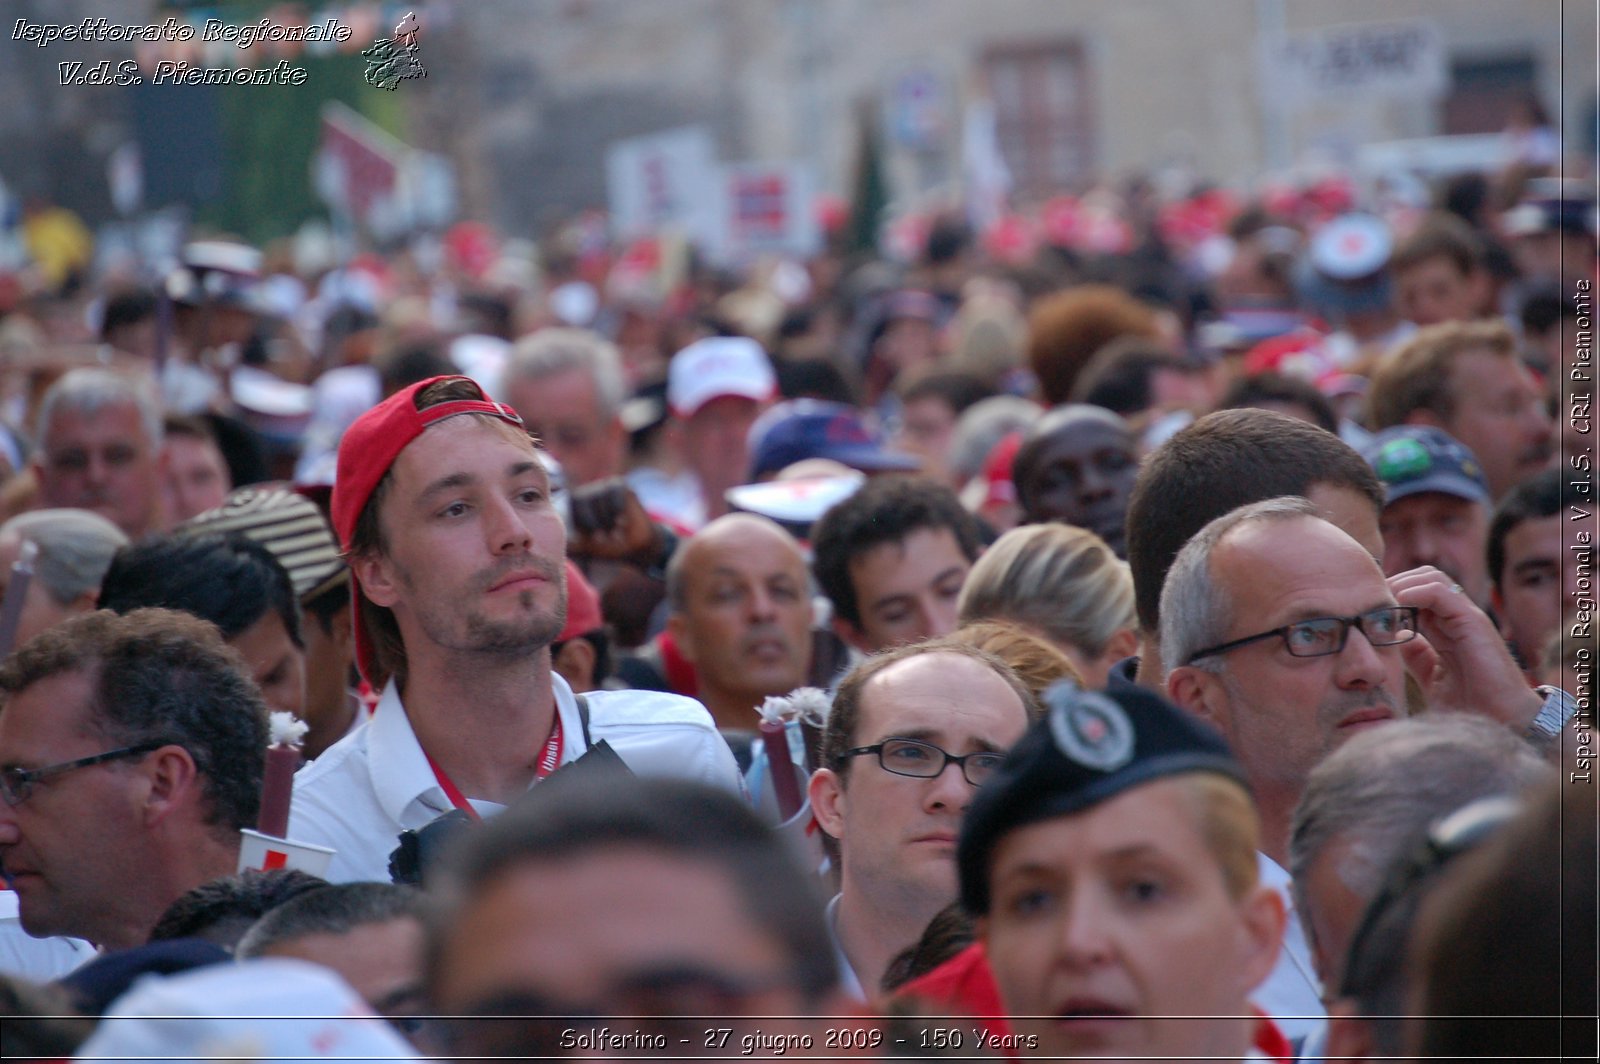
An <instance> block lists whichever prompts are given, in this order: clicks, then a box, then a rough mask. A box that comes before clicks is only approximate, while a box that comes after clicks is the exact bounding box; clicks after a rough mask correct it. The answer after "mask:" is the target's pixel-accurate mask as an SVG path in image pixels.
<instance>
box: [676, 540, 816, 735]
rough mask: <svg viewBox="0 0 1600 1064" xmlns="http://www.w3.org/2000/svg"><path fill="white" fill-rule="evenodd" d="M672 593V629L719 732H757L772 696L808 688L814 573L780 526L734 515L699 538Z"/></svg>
mask: <svg viewBox="0 0 1600 1064" xmlns="http://www.w3.org/2000/svg"><path fill="white" fill-rule="evenodd" d="M667 596H668V602H669V603H670V604H671V607H672V613H671V616H670V617H669V618H668V621H667V626H668V631H669V632H670V633H671V634H672V637H673V639H674V641H675V642H676V643H677V645H678V649H679V650H680V651H682V652H683V655H684V656H685V657H686V658H688V659H689V660H690V661H691V662H693V663H694V666H695V670H696V673H697V676H698V679H699V684H700V689H699V693H700V698H701V701H703V702H705V704H706V707H707V708H708V709H710V710H711V714H712V716H713V717H715V718H716V720H717V723H718V725H719V726H721V727H735V728H751V727H754V725H755V722H756V716H755V712H754V710H755V709H756V707H757V706H759V705H760V704H761V702H762V701H763V700H764V699H765V698H766V697H767V696H768V695H779V694H788V693H789V692H790V691H792V690H794V688H796V687H799V686H801V685H802V684H803V683H804V682H805V679H806V676H807V674H808V672H809V669H810V665H811V631H810V630H811V588H810V573H809V572H808V571H807V569H806V559H805V555H804V553H802V551H801V550H800V544H799V543H797V542H796V541H795V539H794V537H793V536H791V535H789V533H787V532H785V531H784V530H783V529H782V528H780V527H779V526H778V525H777V524H775V523H774V522H772V521H770V520H768V519H767V518H765V517H757V516H755V515H753V514H729V515H728V516H726V517H721V518H718V519H717V520H715V521H713V522H711V523H710V524H709V525H707V526H706V527H705V528H703V529H701V530H700V531H699V532H697V533H695V535H694V536H692V537H691V538H690V539H689V541H688V542H687V543H685V544H684V545H683V546H682V547H681V548H680V549H679V550H678V552H677V554H676V555H674V556H673V559H672V562H671V564H670V565H669V566H668V568H667Z"/></svg>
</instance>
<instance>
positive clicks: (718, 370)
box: [667, 336, 778, 417]
mask: <svg viewBox="0 0 1600 1064" xmlns="http://www.w3.org/2000/svg"><path fill="white" fill-rule="evenodd" d="M777 391H778V377H777V374H775V373H773V371H772V362H771V360H770V359H768V358H767V353H766V352H765V351H764V350H762V348H761V345H760V344H758V343H756V342H755V341H754V340H752V339H750V338H749V337H748V336H711V337H707V338H706V339H704V340H696V341H695V342H694V343H692V344H690V345H689V346H688V347H686V348H684V349H683V350H682V351H679V352H678V353H677V354H676V355H674V356H673V357H672V363H671V365H669V366H668V367H667V405H668V406H670V407H671V408H672V412H673V413H674V414H677V415H678V416H679V417H689V416H690V415H692V414H693V413H694V412H695V411H696V410H699V409H700V408H701V407H702V406H705V405H706V404H707V403H709V402H710V401H711V400H713V399H718V398H721V397H722V396H724V395H735V396H741V397H743V398H745V399H754V400H756V401H757V402H766V401H767V400H768V399H771V398H772V397H773V396H774V395H775V394H777Z"/></svg>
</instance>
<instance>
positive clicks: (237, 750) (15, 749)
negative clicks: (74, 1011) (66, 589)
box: [0, 610, 267, 949]
mask: <svg viewBox="0 0 1600 1064" xmlns="http://www.w3.org/2000/svg"><path fill="white" fill-rule="evenodd" d="M266 717H267V712H266V706H265V705H264V704H263V702H262V700H261V695H260V693H259V692H258V691H257V690H256V687H255V685H254V684H253V683H252V682H251V680H250V677H249V676H248V675H247V674H246V673H245V671H244V665H243V662H242V661H241V660H240V658H239V656H238V654H237V653H236V652H235V651H233V650H231V649H229V648H228V646H227V645H226V644H225V643H223V641H222V638H221V636H220V635H219V634H218V632H217V630H216V628H215V627H214V626H212V625H210V624H208V623H206V622H205V621H201V620H199V619H197V618H194V617H191V616H189V615H188V614H183V613H177V612H173V611H170V610H135V611H133V612H131V613H128V614H126V615H123V616H117V615H114V614H112V613H109V612H107V611H103V610H102V611H96V612H94V613H89V614H84V615H82V616H80V617H76V618H73V619H72V620H70V621H67V622H66V623H64V624H62V625H60V626H58V627H56V628H53V629H51V630H49V631H47V632H45V633H43V634H41V635H40V636H38V637H37V638H35V639H33V640H32V641H30V642H29V643H27V644H25V645H24V646H23V647H22V648H21V649H20V650H18V651H17V652H16V653H15V654H13V655H12V656H11V657H10V658H9V659H7V660H6V662H5V663H4V665H3V666H0V866H3V868H4V871H5V875H6V878H7V879H8V880H9V881H10V884H11V888H12V889H13V890H14V891H16V894H17V899H18V903H19V906H20V910H21V919H22V927H23V929H24V930H25V931H27V932H28V933H29V934H30V935H34V936H36V937H43V936H47V935H72V936H76V937H80V938H85V939H88V940H90V941H92V942H94V943H96V944H98V945H100V946H102V947H105V948H108V949H124V948H127V947H131V946H137V945H140V944H141V943H143V942H144V941H145V940H146V938H147V937H148V936H149V933H150V929H151V928H152V927H153V926H155V923H156V921H157V920H158V919H159V918H160V916H161V914H162V913H163V912H164V911H165V910H166V908H167V906H169V905H171V904H172V902H173V901H175V900H176V899H177V898H178V897H180V896H181V895H183V894H184V893H185V892H187V891H189V890H192V889H193V888H195V887H197V886H199V885H200V884H202V883H206V882H209V881H210V880H213V879H217V878H219V877H221V876H228V875H232V874H233V873H234V871H235V869H236V868H237V866H238V861H239V829H240V828H244V827H252V826H254V824H255V822H256V814H257V811H258V807H259V804H260V794H261V774H262V768H263V765H264V762H265V757H266V747H267V721H266Z"/></svg>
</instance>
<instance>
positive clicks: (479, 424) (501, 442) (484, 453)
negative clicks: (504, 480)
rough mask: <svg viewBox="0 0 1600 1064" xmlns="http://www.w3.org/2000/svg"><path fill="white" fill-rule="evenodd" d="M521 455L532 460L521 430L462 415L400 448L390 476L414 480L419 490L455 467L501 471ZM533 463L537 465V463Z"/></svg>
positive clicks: (530, 447)
mask: <svg viewBox="0 0 1600 1064" xmlns="http://www.w3.org/2000/svg"><path fill="white" fill-rule="evenodd" d="M522 456H525V457H526V458H530V459H531V458H534V457H535V453H534V446H533V441H532V440H531V439H529V437H528V435H527V433H525V432H523V431H522V429H520V428H517V427H516V426H513V425H511V424H509V423H508V422H504V421H500V420H498V419H492V418H488V417H481V416H476V415H470V414H462V415H457V416H456V417H450V418H446V419H445V420H443V421H439V422H436V423H435V424H432V425H429V426H428V427H427V428H425V429H423V430H422V432H421V433H420V434H419V435H418V436H417V438H416V439H414V440H412V441H411V442H410V443H408V444H406V445H405V446H404V447H403V448H401V450H400V453H399V454H398V455H396V456H395V459H394V462H393V464H391V465H390V466H389V473H390V475H391V476H392V477H394V479H395V481H396V482H397V483H399V482H403V481H404V482H413V481H414V482H415V483H412V484H411V486H412V487H415V488H422V487H425V486H426V485H427V484H428V483H430V482H432V481H433V480H434V479H435V478H436V477H439V476H445V475H448V474H449V473H451V472H455V471H456V470H457V468H459V469H460V470H461V471H469V470H470V471H474V472H478V471H481V470H482V468H484V467H488V468H490V469H492V470H495V471H496V472H500V471H503V469H504V468H505V467H506V466H508V465H510V464H515V463H517V462H519V461H520V460H521V457H522ZM533 464H534V465H535V466H539V465H540V463H539V462H538V461H534V463H533ZM540 468H541V469H542V466H541V467H540Z"/></svg>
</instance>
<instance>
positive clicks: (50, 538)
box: [0, 510, 128, 650]
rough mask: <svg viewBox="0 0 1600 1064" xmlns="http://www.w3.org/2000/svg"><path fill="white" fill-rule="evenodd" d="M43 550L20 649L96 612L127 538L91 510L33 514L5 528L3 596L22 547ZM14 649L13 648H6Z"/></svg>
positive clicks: (1, 530) (0, 542) (0, 539)
mask: <svg viewBox="0 0 1600 1064" xmlns="http://www.w3.org/2000/svg"><path fill="white" fill-rule="evenodd" d="M24 543H32V544H33V545H34V546H35V547H37V548H38V554H37V555H36V556H35V557H34V559H33V580H32V582H31V583H30V584H29V585H28V589H27V598H25V599H24V600H23V603H22V613H21V614H20V615H19V618H18V621H17V634H16V641H15V643H14V644H13V645H15V646H21V645H22V644H23V643H26V642H27V641H28V640H30V639H32V638H33V637H34V636H36V635H38V634H39V633H40V632H42V631H44V630H45V629H46V628H51V627H53V626H55V625H57V624H60V623H61V622H62V621H64V620H66V619H67V618H68V617H70V616H72V615H73V614H75V613H85V612H87V611H89V610H92V609H94V605H95V601H96V600H97V599H98V598H99V596H100V581H101V580H102V579H103V578H104V577H105V575H106V567H107V566H109V565H110V564H111V556H112V555H113V554H115V553H117V549H118V548H119V547H125V546H127V543H128V537H127V536H124V535H123V534H122V530H121V529H119V528H117V526H116V525H114V524H112V523H111V522H110V521H108V520H106V519H105V518H104V517H101V516H100V515H99V514H96V513H90V512H89V511H88V510H33V511H31V512H29V513H25V514H18V515H17V516H16V517H13V518H12V519H11V520H9V521H7V522H6V523H5V524H3V525H0V597H3V595H4V591H5V589H6V588H8V587H10V584H11V567H12V565H14V564H15V563H16V561H17V558H18V557H19V556H20V555H21V553H22V545H23V544H24ZM3 649H6V650H9V649H10V648H3Z"/></svg>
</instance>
